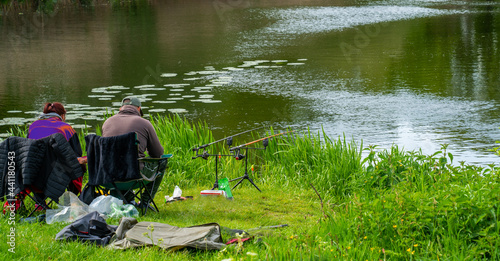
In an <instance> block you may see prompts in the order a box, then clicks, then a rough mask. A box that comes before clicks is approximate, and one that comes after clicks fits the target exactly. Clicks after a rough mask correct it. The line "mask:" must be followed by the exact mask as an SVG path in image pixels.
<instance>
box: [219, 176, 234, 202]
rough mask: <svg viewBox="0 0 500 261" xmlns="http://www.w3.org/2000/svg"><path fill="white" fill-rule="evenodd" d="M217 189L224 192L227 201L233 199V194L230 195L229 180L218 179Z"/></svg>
mask: <svg viewBox="0 0 500 261" xmlns="http://www.w3.org/2000/svg"><path fill="white" fill-rule="evenodd" d="M219 189H220V190H224V191H225V192H226V198H227V199H233V194H232V193H231V187H229V179H227V178H223V179H219Z"/></svg>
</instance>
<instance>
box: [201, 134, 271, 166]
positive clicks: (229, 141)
mask: <svg viewBox="0 0 500 261" xmlns="http://www.w3.org/2000/svg"><path fill="white" fill-rule="evenodd" d="M264 127H265V126H260V127H257V128H254V129H251V130H246V131H244V132H240V133H237V134H233V135H231V136H227V137H225V138H223V139H220V140H216V141H213V142H210V143H207V144H204V145H201V146H199V147H197V148H193V149H192V150H193V151H196V156H195V157H193V159H196V158H198V157H202V158H203V159H207V158H208V156H210V155H209V154H208V153H207V152H206V151H204V152H203V153H202V154H198V151H199V150H201V149H205V148H207V147H208V146H210V145H213V144H215V143H218V142H221V141H224V140H227V142H226V143H227V145H228V146H231V145H232V144H233V137H236V136H239V135H242V134H245V133H248V132H251V131H254V130H258V129H262V128H264Z"/></svg>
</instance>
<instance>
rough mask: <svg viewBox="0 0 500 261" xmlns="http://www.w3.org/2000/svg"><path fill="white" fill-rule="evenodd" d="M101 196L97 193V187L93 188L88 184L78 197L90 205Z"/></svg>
mask: <svg viewBox="0 0 500 261" xmlns="http://www.w3.org/2000/svg"><path fill="white" fill-rule="evenodd" d="M98 196H99V194H98V193H97V192H95V186H91V185H89V184H88V183H87V185H85V187H84V188H83V190H82V193H80V196H79V197H78V198H79V199H80V201H82V202H83V203H85V204H87V205H90V203H92V201H93V200H94V199H95V198H97V197H98Z"/></svg>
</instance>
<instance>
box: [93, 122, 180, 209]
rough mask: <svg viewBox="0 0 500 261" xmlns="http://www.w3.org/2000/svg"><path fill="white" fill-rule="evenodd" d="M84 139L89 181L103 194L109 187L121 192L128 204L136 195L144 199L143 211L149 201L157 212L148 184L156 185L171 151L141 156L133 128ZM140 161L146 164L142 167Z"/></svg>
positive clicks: (163, 171) (114, 193) (114, 191)
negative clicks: (114, 133) (154, 156)
mask: <svg viewBox="0 0 500 261" xmlns="http://www.w3.org/2000/svg"><path fill="white" fill-rule="evenodd" d="M85 142H86V144H87V161H88V171H89V182H88V184H87V185H89V186H94V187H95V188H96V189H97V190H98V191H99V193H100V194H105V193H106V192H105V191H109V193H110V194H112V195H118V197H119V198H120V199H122V200H123V202H124V203H125V204H133V203H135V202H132V201H134V200H135V199H138V200H142V202H141V203H140V206H143V208H142V209H140V210H141V212H143V214H146V213H147V210H148V207H149V205H150V204H152V205H153V207H154V210H155V211H156V212H158V211H159V210H158V207H157V205H156V203H155V202H154V198H153V191H151V190H150V189H149V188H148V185H150V183H152V184H151V185H152V187H153V188H154V187H155V182H157V180H158V177H159V176H162V175H164V173H165V170H166V169H167V166H168V159H169V158H170V157H172V154H166V155H162V157H161V158H138V140H137V134H136V133H134V132H131V133H128V134H124V135H119V136H113V137H100V136H97V135H95V134H91V135H88V136H86V137H85ZM141 162H142V163H143V165H144V167H143V168H142V170H140V163H141Z"/></svg>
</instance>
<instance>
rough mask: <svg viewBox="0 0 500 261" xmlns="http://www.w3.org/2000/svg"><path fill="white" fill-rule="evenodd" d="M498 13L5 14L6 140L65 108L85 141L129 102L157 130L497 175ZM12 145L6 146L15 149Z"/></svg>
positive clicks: (364, 4)
mask: <svg viewBox="0 0 500 261" xmlns="http://www.w3.org/2000/svg"><path fill="white" fill-rule="evenodd" d="M499 10H500V4H499V3H497V2H491V1H486V2H485V1H477V2H475V1H377V2H374V1H356V2H349V1H320V0H318V1H307V2H304V1H275V2H274V3H273V4H266V3H261V2H260V1H226V0H217V1H189V3H186V2H178V1H161V2H154V1H153V2H152V4H137V5H134V4H128V5H124V6H120V7H116V6H115V7H111V6H101V7H95V8H93V9H88V10H70V9H68V10H56V11H55V12H53V13H50V14H48V15H44V16H43V17H42V16H37V15H30V14H22V15H19V14H17V15H16V14H12V13H11V14H9V15H7V16H6V15H3V20H2V22H1V24H0V33H1V37H2V41H1V42H0V133H2V132H3V133H4V132H6V131H7V130H8V129H9V128H10V127H12V126H14V125H16V124H23V123H30V122H32V121H33V120H34V119H35V118H36V116H37V115H38V114H39V113H40V110H41V108H42V106H43V103H45V102H48V101H49V102H53V101H61V102H63V103H64V104H65V106H66V109H67V110H68V115H67V121H68V122H69V123H71V124H72V125H73V126H74V127H75V128H82V127H84V126H85V124H87V126H91V128H93V127H95V126H97V125H99V124H102V120H103V114H104V113H105V112H106V111H116V110H117V109H118V107H119V104H120V101H121V99H122V98H123V97H125V96H127V95H137V96H139V97H140V98H141V100H142V101H143V106H144V112H145V113H146V117H149V116H150V115H152V114H160V115H166V114H172V113H179V114H182V115H184V116H185V117H188V118H189V119H192V120H204V121H207V122H208V124H209V125H210V126H211V127H212V129H213V130H214V132H215V135H216V138H222V137H223V136H225V135H230V134H231V133H236V132H240V131H242V130H245V129H250V128H253V127H255V126H258V125H261V124H267V125H272V126H274V128H277V129H285V128H287V127H292V128H294V129H298V130H305V129H307V128H308V127H309V128H310V129H312V130H314V131H316V130H321V129H324V130H325V132H326V133H327V134H328V135H329V136H330V137H338V136H341V135H346V137H348V138H349V139H351V138H352V139H354V140H356V141H361V140H362V141H363V143H364V145H365V146H368V145H377V146H379V147H380V148H388V147H390V146H391V145H392V144H397V145H398V146H400V147H401V148H405V149H408V150H416V149H422V151H423V152H424V153H426V154H432V153H434V152H435V151H437V150H439V149H440V148H441V144H450V145H449V148H448V151H449V152H452V153H453V154H454V156H455V162H458V161H466V162H467V163H472V164H483V165H486V164H491V163H496V162H497V161H498V156H495V155H494V154H493V153H492V152H490V151H489V150H490V149H491V148H493V147H494V146H495V145H496V144H495V141H497V140H500V130H499V127H500V124H498V123H497V118H498V116H499V110H498V107H499V101H500V94H499V93H498V92H497V88H498V86H499V82H500V73H499V72H500V70H499V66H500V53H499V47H500V46H499V33H500V12H499ZM3 136H5V135H3Z"/></svg>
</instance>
